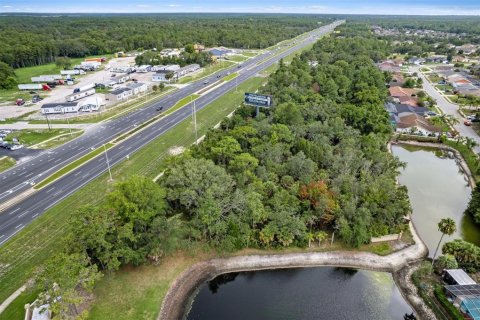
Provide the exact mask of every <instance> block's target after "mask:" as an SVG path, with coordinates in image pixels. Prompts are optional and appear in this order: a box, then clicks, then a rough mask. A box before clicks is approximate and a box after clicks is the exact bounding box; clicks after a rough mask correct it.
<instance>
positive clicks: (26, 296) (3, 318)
mask: <svg viewBox="0 0 480 320" xmlns="http://www.w3.org/2000/svg"><path fill="white" fill-rule="evenodd" d="M39 293H40V292H39V291H36V290H32V289H28V288H27V290H25V291H24V292H22V293H21V294H20V296H18V298H17V299H15V300H14V301H13V302H12V303H11V304H10V305H9V306H8V307H7V308H6V309H5V311H3V312H2V313H0V320H13V319H23V318H24V317H25V309H24V306H25V305H26V304H27V303H32V302H33V301H35V299H36V298H37V296H38V294H39Z"/></svg>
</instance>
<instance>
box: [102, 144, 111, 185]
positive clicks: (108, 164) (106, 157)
mask: <svg viewBox="0 0 480 320" xmlns="http://www.w3.org/2000/svg"><path fill="white" fill-rule="evenodd" d="M103 150H104V151H105V159H106V160H107V167H108V173H109V174H110V181H113V178H112V170H110V161H108V155H107V147H106V146H105V143H104V144H103Z"/></svg>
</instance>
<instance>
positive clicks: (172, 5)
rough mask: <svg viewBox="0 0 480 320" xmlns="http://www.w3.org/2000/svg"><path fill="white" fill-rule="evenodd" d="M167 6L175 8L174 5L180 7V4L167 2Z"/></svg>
mask: <svg viewBox="0 0 480 320" xmlns="http://www.w3.org/2000/svg"><path fill="white" fill-rule="evenodd" d="M167 7H170V8H176V7H180V5H179V4H169V5H167Z"/></svg>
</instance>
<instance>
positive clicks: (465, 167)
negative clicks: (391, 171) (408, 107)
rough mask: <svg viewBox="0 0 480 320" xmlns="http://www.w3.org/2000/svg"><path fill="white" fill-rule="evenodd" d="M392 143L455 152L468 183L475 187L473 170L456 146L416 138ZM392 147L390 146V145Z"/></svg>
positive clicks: (392, 142) (391, 143)
mask: <svg viewBox="0 0 480 320" xmlns="http://www.w3.org/2000/svg"><path fill="white" fill-rule="evenodd" d="M390 145H407V146H415V147H422V148H434V149H440V150H447V151H450V152H452V153H453V155H454V157H455V159H456V160H457V161H458V165H459V166H460V168H461V169H462V171H463V173H464V174H465V175H466V176H467V179H468V184H469V185H470V187H471V188H472V189H474V188H475V186H476V182H475V178H474V177H473V174H472V171H471V170H470V168H469V167H468V164H467V162H466V161H465V159H464V158H463V156H462V154H461V153H460V152H459V151H458V150H457V149H455V148H452V147H450V146H447V145H445V144H443V143H433V142H419V141H415V140H398V141H391V142H390ZM389 149H390V147H389Z"/></svg>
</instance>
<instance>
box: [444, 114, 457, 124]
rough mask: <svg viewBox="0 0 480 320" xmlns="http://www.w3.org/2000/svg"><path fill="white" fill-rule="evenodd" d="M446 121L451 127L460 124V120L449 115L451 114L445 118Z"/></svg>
mask: <svg viewBox="0 0 480 320" xmlns="http://www.w3.org/2000/svg"><path fill="white" fill-rule="evenodd" d="M447 121H448V122H450V124H451V125H452V126H454V125H456V124H459V123H460V120H458V118H457V117H455V116H453V115H451V114H449V115H448V116H447Z"/></svg>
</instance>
